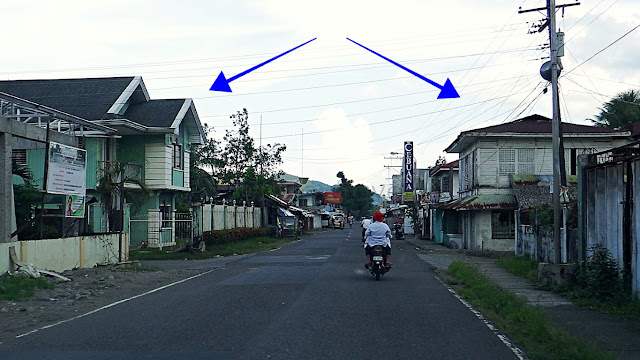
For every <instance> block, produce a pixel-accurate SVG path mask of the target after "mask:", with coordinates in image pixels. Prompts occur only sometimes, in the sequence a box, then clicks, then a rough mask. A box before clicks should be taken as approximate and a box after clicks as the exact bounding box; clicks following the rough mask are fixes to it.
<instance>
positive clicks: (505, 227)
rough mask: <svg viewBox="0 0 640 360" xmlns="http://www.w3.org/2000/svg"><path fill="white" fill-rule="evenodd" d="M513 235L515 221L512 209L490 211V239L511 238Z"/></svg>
mask: <svg viewBox="0 0 640 360" xmlns="http://www.w3.org/2000/svg"><path fill="white" fill-rule="evenodd" d="M514 237H515V223H514V219H513V211H511V210H494V211H491V238H492V239H513V238H514Z"/></svg>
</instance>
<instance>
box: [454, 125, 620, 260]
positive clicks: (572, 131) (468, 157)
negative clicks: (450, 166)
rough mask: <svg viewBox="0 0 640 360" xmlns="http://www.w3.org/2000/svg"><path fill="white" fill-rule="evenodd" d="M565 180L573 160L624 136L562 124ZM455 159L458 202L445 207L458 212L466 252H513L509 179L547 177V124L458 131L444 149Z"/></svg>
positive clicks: (549, 160)
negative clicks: (482, 250) (535, 176)
mask: <svg viewBox="0 0 640 360" xmlns="http://www.w3.org/2000/svg"><path fill="white" fill-rule="evenodd" d="M562 131H563V142H564V158H565V168H566V173H567V175H575V174H576V172H577V156H578V155H581V154H585V153H593V152H599V151H603V150H606V149H610V148H613V147H617V146H621V145H624V144H626V143H627V142H628V141H629V136H630V133H629V131H624V130H612V129H606V128H598V127H593V126H587V125H578V124H570V123H562ZM445 151H447V152H449V153H458V154H459V159H460V180H459V199H457V200H455V201H452V202H450V203H449V204H447V208H448V209H452V210H456V211H458V214H459V216H458V218H459V220H458V221H459V225H460V226H459V227H458V228H459V231H460V235H461V237H462V243H463V246H464V247H465V248H467V249H484V250H498V251H512V250H514V237H515V221H514V216H515V210H516V209H517V208H518V203H517V201H516V198H515V196H514V192H513V189H512V187H511V183H510V175H512V174H532V175H550V174H552V173H553V169H552V164H553V163H552V138H551V119H549V118H547V117H544V116H541V115H531V116H527V117H524V118H521V119H517V120H514V121H512V122H509V123H504V124H500V125H495V126H489V127H485V128H480V129H474V130H469V131H464V132H462V133H460V135H458V137H457V138H456V139H455V140H454V141H453V143H451V144H450V145H449V146H448V147H447V148H446V150H445Z"/></svg>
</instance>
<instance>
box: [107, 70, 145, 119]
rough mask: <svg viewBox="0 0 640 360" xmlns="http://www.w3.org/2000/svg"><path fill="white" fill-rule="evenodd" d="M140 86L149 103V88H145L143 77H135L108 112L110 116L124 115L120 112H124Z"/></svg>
mask: <svg viewBox="0 0 640 360" xmlns="http://www.w3.org/2000/svg"><path fill="white" fill-rule="evenodd" d="M138 86H140V88H141V89H142V93H143V94H144V97H145V101H149V100H150V99H151V98H150V97H149V92H148V91H147V87H146V86H144V83H143V82H142V76H135V77H134V78H133V79H132V80H131V82H130V83H129V85H127V87H126V88H125V89H124V91H123V92H122V93H121V94H120V96H119V97H118V99H116V102H115V103H113V105H111V107H110V108H109V110H107V113H108V114H117V115H122V114H120V112H121V111H122V109H123V108H124V106H125V105H126V103H127V100H129V98H130V97H131V95H133V93H134V92H135V91H136V89H137V88H138Z"/></svg>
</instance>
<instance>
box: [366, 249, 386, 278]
mask: <svg viewBox="0 0 640 360" xmlns="http://www.w3.org/2000/svg"><path fill="white" fill-rule="evenodd" d="M390 269H391V268H389V267H386V266H384V250H383V247H382V245H375V246H374V247H373V248H371V268H369V271H370V272H371V275H373V276H374V277H375V278H376V281H378V280H380V277H381V276H383V275H384V274H386V273H387V271H389V270H390Z"/></svg>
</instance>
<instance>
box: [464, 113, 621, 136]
mask: <svg viewBox="0 0 640 360" xmlns="http://www.w3.org/2000/svg"><path fill="white" fill-rule="evenodd" d="M561 126H562V132H563V133H565V134H570V133H599V134H601V133H612V132H616V130H613V129H609V128H602V127H596V126H590V125H579V124H570V123H565V122H563V123H561ZM551 131H552V129H551V119H549V118H548V117H546V116H542V115H538V114H535V115H530V116H527V117H523V118H522V119H517V120H514V121H512V122H508V123H506V124H500V125H493V126H487V127H484V128H479V129H473V130H469V131H464V132H462V134H467V133H474V132H492V133H522V134H536V133H542V134H551Z"/></svg>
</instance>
